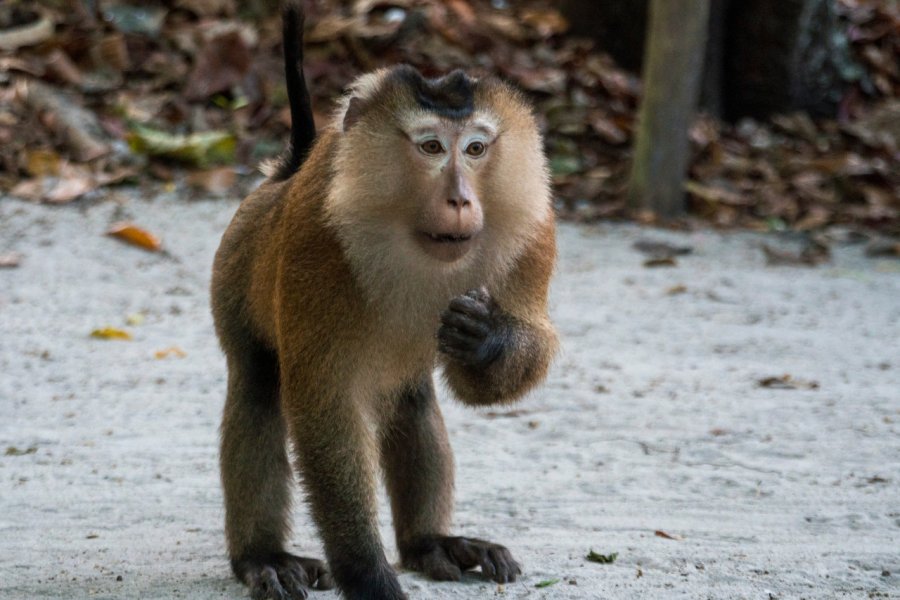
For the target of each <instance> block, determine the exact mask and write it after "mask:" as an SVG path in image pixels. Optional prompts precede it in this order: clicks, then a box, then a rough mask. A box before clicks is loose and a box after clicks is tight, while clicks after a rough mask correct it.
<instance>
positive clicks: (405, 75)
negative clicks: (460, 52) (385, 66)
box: [390, 65, 475, 119]
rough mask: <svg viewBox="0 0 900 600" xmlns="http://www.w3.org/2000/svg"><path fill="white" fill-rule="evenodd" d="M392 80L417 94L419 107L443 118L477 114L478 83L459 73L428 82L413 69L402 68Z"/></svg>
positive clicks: (397, 69) (395, 70)
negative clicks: (476, 84)
mask: <svg viewBox="0 0 900 600" xmlns="http://www.w3.org/2000/svg"><path fill="white" fill-rule="evenodd" d="M390 76H391V77H392V78H397V79H398V80H399V81H401V82H402V83H403V84H405V85H407V86H409V88H411V89H412V90H413V93H414V94H415V96H416V102H418V103H419V106H421V107H422V108H424V109H425V110H428V111H431V112H434V113H437V114H439V115H440V116H442V117H447V118H449V119H465V118H466V117H469V116H471V114H472V112H474V110H475V80H474V79H472V78H471V77H469V76H468V75H466V74H465V73H464V72H462V71H460V70H459V69H457V70H456V71H453V72H452V73H449V74H447V75H445V76H443V77H439V78H437V79H425V78H424V77H423V76H422V74H421V73H419V72H418V71H417V70H416V69H414V68H413V67H411V66H409V65H401V66H399V67H396V68H395V69H394V71H393V73H391V75H390Z"/></svg>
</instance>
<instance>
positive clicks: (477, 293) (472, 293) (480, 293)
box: [465, 286, 491, 304]
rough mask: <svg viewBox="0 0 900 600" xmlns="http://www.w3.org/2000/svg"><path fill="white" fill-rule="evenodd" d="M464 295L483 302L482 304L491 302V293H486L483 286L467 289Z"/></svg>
mask: <svg viewBox="0 0 900 600" xmlns="http://www.w3.org/2000/svg"><path fill="white" fill-rule="evenodd" d="M465 295H466V296H468V297H469V298H472V299H473V300H478V301H479V302H483V303H484V304H489V303H490V302H491V295H490V293H488V291H487V288H486V287H484V286H481V287H480V288H478V289H476V290H469V291H468V292H466V294H465Z"/></svg>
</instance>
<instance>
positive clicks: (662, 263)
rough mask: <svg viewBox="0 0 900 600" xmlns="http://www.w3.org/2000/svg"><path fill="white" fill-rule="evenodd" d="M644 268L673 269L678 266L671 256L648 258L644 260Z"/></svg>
mask: <svg viewBox="0 0 900 600" xmlns="http://www.w3.org/2000/svg"><path fill="white" fill-rule="evenodd" d="M644 266H645V267H647V268H656V267H675V266H678V263H677V262H676V261H675V259H674V258H673V257H671V256H658V257H656V258H648V259H647V260H645V261H644Z"/></svg>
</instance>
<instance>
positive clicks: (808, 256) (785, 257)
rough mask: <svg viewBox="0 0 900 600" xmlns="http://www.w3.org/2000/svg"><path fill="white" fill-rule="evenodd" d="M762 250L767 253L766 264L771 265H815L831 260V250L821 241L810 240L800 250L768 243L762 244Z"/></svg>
mask: <svg viewBox="0 0 900 600" xmlns="http://www.w3.org/2000/svg"><path fill="white" fill-rule="evenodd" d="M762 251H763V253H764V254H765V255H766V264H767V265H769V266H770V267H779V266H795V267H815V266H816V265H819V264H822V263H825V262H828V261H829V260H831V250H830V249H829V248H828V246H826V245H824V244H821V243H819V242H810V243H809V244H807V245H806V246H805V247H804V248H803V249H802V250H800V252H791V251H790V250H779V249H777V248H772V247H771V246H769V245H768V244H763V245H762Z"/></svg>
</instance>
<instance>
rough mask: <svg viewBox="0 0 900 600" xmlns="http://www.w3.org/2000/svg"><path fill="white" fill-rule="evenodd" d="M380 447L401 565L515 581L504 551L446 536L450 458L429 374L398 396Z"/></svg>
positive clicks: (513, 565)
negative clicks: (471, 571)
mask: <svg viewBox="0 0 900 600" xmlns="http://www.w3.org/2000/svg"><path fill="white" fill-rule="evenodd" d="M381 449H382V461H383V464H384V470H385V476H386V477H385V480H386V483H387V488H388V492H389V493H390V496H391V508H392V511H393V516H394V529H395V530H396V533H397V547H398V548H399V550H400V558H401V560H402V561H403V566H405V567H406V568H408V569H412V570H414V571H420V572H423V573H425V574H426V575H428V576H429V577H431V578H432V579H437V580H439V581H458V580H459V579H460V578H461V577H462V573H463V571H466V570H468V569H472V568H475V567H481V571H482V573H483V574H484V575H485V576H486V577H489V578H491V579H493V580H494V581H496V582H498V583H506V582H508V581H515V580H516V575H518V574H520V573H521V572H522V571H521V569H520V568H519V564H518V563H517V562H516V561H515V560H514V559H513V557H512V555H511V554H510V552H509V550H507V549H506V548H505V547H503V546H501V545H499V544H493V543H491V542H486V541H484V540H479V539H474V538H464V537H453V536H449V535H447V530H448V528H449V525H450V516H451V512H452V510H453V454H452V451H451V449H450V443H449V441H448V440H447V430H446V429H445V427H444V421H443V419H442V417H441V411H440V409H439V408H438V404H437V400H436V399H435V395H434V385H433V384H432V381H431V374H430V373H429V374H427V375H423V378H422V381H421V382H420V383H419V384H418V385H417V386H416V387H414V388H411V389H407V390H404V391H403V392H402V393H401V396H400V398H399V403H398V406H397V409H396V411H395V413H394V416H393V419H392V421H391V422H388V423H386V424H385V427H384V432H383V436H382V442H381Z"/></svg>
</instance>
